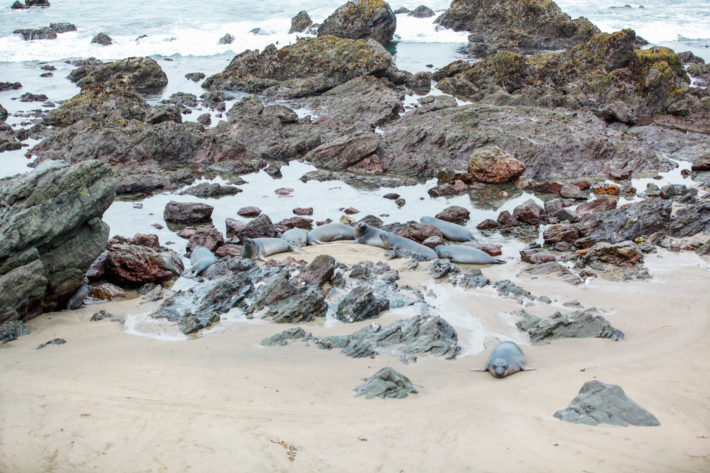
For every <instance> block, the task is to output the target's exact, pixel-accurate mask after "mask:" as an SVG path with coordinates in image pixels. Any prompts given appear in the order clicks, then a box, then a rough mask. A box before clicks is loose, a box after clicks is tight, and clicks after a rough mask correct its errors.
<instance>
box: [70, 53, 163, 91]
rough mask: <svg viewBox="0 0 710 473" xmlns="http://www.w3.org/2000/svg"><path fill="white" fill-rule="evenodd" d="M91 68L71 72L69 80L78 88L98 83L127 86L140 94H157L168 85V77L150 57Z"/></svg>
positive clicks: (98, 64)
mask: <svg viewBox="0 0 710 473" xmlns="http://www.w3.org/2000/svg"><path fill="white" fill-rule="evenodd" d="M92 66H93V67H92ZM92 66H89V67H85V68H84V69H82V70H81V72H80V73H79V70H78V69H77V70H75V71H73V73H72V74H70V75H69V79H70V80H71V81H72V82H76V85H78V86H80V87H83V86H85V85H88V84H96V83H99V82H118V83H123V84H128V85H132V86H133V87H135V89H136V91H138V92H139V93H142V94H156V93H159V92H160V91H161V90H163V88H164V87H165V86H166V85H168V76H167V75H166V74H165V72H164V71H163V69H162V68H161V67H160V65H159V64H158V63H157V62H156V61H155V59H153V58H150V57H130V58H127V59H121V60H120V61H115V62H107V63H103V64H101V63H98V62H96V63H94V64H93V65H92Z"/></svg>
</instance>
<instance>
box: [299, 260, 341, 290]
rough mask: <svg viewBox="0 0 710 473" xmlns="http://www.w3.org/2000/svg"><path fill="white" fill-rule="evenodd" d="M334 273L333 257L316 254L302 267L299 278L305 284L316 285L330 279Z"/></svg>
mask: <svg viewBox="0 0 710 473" xmlns="http://www.w3.org/2000/svg"><path fill="white" fill-rule="evenodd" d="M334 273H335V258H333V257H332V256H328V255H318V256H317V257H316V258H315V259H314V260H313V261H312V262H311V264H309V265H308V266H306V267H305V268H303V270H302V271H301V274H300V275H299V279H300V280H301V281H303V282H305V283H306V284H317V285H318V286H320V285H322V284H324V283H326V282H328V281H330V278H332V277H333V274H334Z"/></svg>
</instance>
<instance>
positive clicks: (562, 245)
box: [555, 241, 572, 251]
mask: <svg viewBox="0 0 710 473" xmlns="http://www.w3.org/2000/svg"><path fill="white" fill-rule="evenodd" d="M570 248H572V245H571V244H570V243H567V242H566V241H561V242H559V243H555V251H569V250H570Z"/></svg>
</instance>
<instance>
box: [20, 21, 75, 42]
mask: <svg viewBox="0 0 710 473" xmlns="http://www.w3.org/2000/svg"><path fill="white" fill-rule="evenodd" d="M69 31H76V26H74V25H72V24H71V23H51V24H50V25H49V26H45V27H42V28H37V29H32V28H25V29H21V30H15V31H13V32H12V33H13V34H19V35H20V36H22V39H24V40H25V41H31V40H35V39H57V35H58V34H62V33H67V32H69Z"/></svg>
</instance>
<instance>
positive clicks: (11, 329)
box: [0, 320, 30, 345]
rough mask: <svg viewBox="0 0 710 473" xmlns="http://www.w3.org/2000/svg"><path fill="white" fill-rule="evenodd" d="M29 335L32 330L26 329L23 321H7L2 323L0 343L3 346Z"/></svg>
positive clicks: (0, 326) (0, 324)
mask: <svg viewBox="0 0 710 473" xmlns="http://www.w3.org/2000/svg"><path fill="white" fill-rule="evenodd" d="M29 333H30V329H28V328H27V327H25V324H23V323H22V321H21V320H6V321H4V322H2V323H0V342H1V343H2V344H3V345H4V344H6V343H8V342H11V341H13V340H17V338H18V337H21V336H22V335H29Z"/></svg>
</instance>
